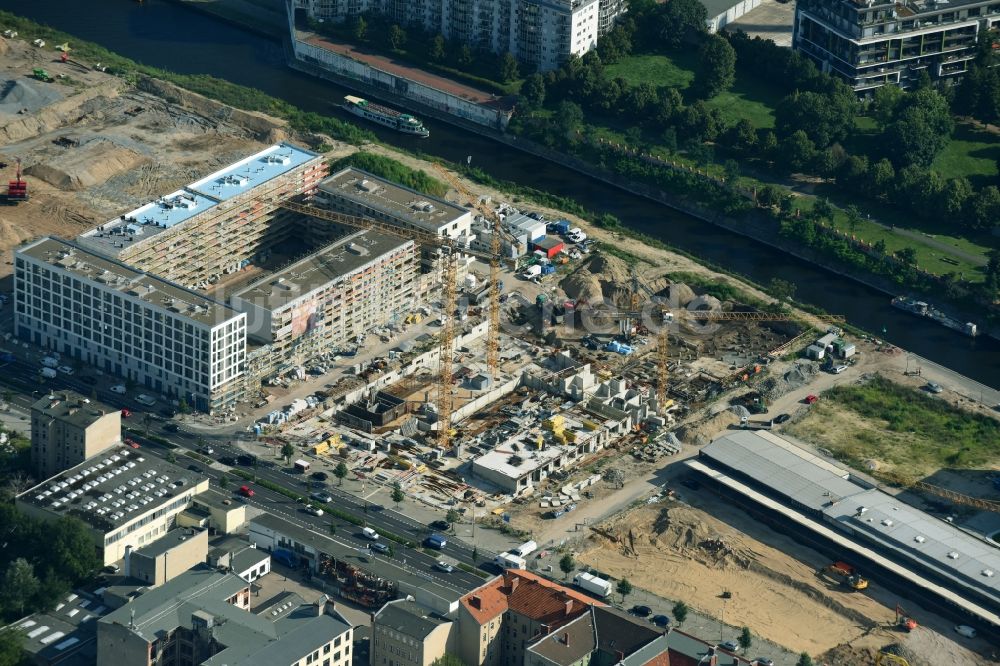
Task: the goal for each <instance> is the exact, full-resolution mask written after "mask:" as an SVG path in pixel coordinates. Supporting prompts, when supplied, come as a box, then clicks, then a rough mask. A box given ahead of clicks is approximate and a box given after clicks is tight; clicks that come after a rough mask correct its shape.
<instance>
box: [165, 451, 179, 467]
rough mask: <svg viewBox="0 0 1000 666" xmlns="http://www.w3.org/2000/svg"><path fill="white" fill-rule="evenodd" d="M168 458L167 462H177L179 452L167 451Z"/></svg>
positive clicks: (172, 463)
mask: <svg viewBox="0 0 1000 666" xmlns="http://www.w3.org/2000/svg"><path fill="white" fill-rule="evenodd" d="M166 459H167V462H168V463H170V464H171V465H176V464H177V454H176V453H174V452H173V451H167V455H166Z"/></svg>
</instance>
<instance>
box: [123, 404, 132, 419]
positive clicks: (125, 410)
mask: <svg viewBox="0 0 1000 666" xmlns="http://www.w3.org/2000/svg"><path fill="white" fill-rule="evenodd" d="M130 416H132V412H131V410H129V408H128V407H123V408H122V418H123V419H127V418H128V417H130Z"/></svg>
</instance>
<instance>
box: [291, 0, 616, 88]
mask: <svg viewBox="0 0 1000 666" xmlns="http://www.w3.org/2000/svg"><path fill="white" fill-rule="evenodd" d="M293 2H294V7H295V8H301V9H304V10H305V11H306V13H307V14H308V16H309V17H311V18H313V19H322V20H330V21H335V22H341V21H346V20H348V19H350V18H352V17H354V16H356V15H358V14H363V13H366V12H374V13H379V14H383V15H385V16H387V17H388V18H390V19H391V20H392V21H394V22H396V23H399V24H400V25H417V26H420V27H421V28H423V29H424V30H427V31H428V32H430V33H431V34H437V33H440V34H442V35H444V37H445V39H448V40H451V41H455V42H458V43H461V44H468V45H469V46H471V47H473V48H474V49H483V50H486V51H491V52H493V53H507V52H509V53H512V54H514V56H515V57H516V58H517V59H518V60H519V61H521V62H522V63H524V64H526V65H528V66H529V67H530V68H535V69H537V70H539V71H543V72H545V71H549V70H552V69H556V68H558V67H559V65H561V64H562V63H563V62H565V60H566V59H567V58H568V57H569V56H570V55H572V54H575V55H581V56H582V55H583V54H584V53H586V52H587V51H589V50H590V49H592V48H593V47H594V46H595V45H596V44H597V38H598V37H600V36H601V35H603V34H604V33H605V32H607V31H608V30H610V29H611V27H612V26H613V25H614V20H615V19H616V18H617V17H618V16H619V15H620V14H622V13H623V12H624V11H625V9H626V3H625V2H624V1H623V0H293Z"/></svg>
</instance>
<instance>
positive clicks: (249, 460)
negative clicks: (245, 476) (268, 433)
mask: <svg viewBox="0 0 1000 666" xmlns="http://www.w3.org/2000/svg"><path fill="white" fill-rule="evenodd" d="M236 462H238V463H239V464H241V465H243V466H244V467H250V466H251V465H253V456H245V455H244V456H239V457H237V458H236Z"/></svg>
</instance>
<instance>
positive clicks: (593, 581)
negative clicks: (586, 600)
mask: <svg viewBox="0 0 1000 666" xmlns="http://www.w3.org/2000/svg"><path fill="white" fill-rule="evenodd" d="M573 582H574V583H576V585H577V587H579V588H580V589H582V590H586V591H587V592H590V593H591V594H593V595H595V596H598V597H600V598H601V599H604V598H605V597H607V596H608V595H609V594H611V582H610V581H607V580H604V579H603V578H599V577H598V576H595V575H594V574H592V573H586V572H583V573H578V574H577V575H575V576H573Z"/></svg>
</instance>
